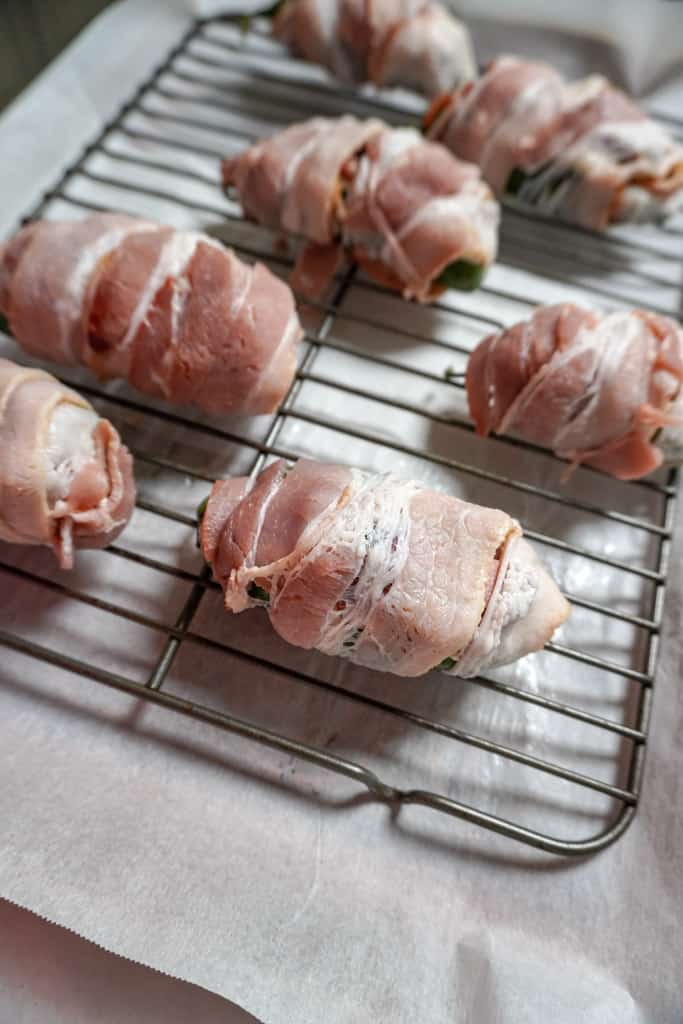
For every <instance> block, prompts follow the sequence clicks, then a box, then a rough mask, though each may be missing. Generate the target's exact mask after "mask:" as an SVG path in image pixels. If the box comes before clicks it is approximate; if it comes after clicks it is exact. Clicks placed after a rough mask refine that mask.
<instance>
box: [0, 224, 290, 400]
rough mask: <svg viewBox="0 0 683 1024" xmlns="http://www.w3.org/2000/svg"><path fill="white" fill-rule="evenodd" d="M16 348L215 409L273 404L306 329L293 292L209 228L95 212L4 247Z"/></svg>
mask: <svg viewBox="0 0 683 1024" xmlns="http://www.w3.org/2000/svg"><path fill="white" fill-rule="evenodd" d="M0 311H2V312H3V313H4V314H5V316H6V317H7V319H8V321H9V324H10V328H11V330H12V332H13V334H14V336H15V338H16V340H17V341H18V342H19V344H20V345H22V346H23V347H24V348H25V349H26V350H27V351H28V352H30V353H31V354H33V355H36V356H39V357H41V358H44V359H50V360H54V361H55V362H62V363H70V364H77V363H80V364H83V365H85V366H87V367H89V368H90V369H91V370H92V371H93V372H94V373H96V374H97V375H98V376H99V377H100V378H103V379H107V378H114V377H122V378H125V379H127V380H128V381H129V382H130V383H131V384H132V385H133V386H134V387H136V388H138V389H139V390H141V391H144V392H145V393H146V394H150V395H155V396H158V397H162V398H165V399H167V400H168V401H171V402H183V403H185V402H188V403H193V404H195V405H197V406H198V407H199V408H201V409H204V410H205V411H207V412H211V413H218V414H222V413H245V414H256V413H265V412H271V411H272V410H273V409H275V408H276V407H277V405H278V404H279V402H280V401H281V399H282V397H283V396H284V394H285V393H286V392H287V389H288V388H289V386H290V384H291V381H292V378H293V376H294V372H295V369H296V349H297V345H298V342H299V340H300V338H301V336H302V330H301V326H300V324H299V321H298V317H297V314H296V310H295V306H294V298H293V296H292V294H291V291H290V289H289V288H288V287H287V285H286V284H284V283H283V282H282V281H280V280H279V279H278V278H276V277H275V276H274V275H273V274H271V273H270V271H269V270H267V269H266V267H264V266H263V265H262V264H260V263H257V264H255V265H254V266H247V265H246V264H244V263H242V262H241V261H240V260H239V259H238V258H237V256H235V254H234V253H233V252H232V251H231V250H228V249H225V248H223V247H222V246H221V245H219V244H218V243H217V242H215V241H214V240H213V239H211V238H210V237H208V236H207V235H201V234H197V233H196V232H189V231H176V230H174V229H173V228H169V227H162V226H159V225H157V224H153V223H150V222H148V221H144V220H139V219H136V218H132V217H124V216H116V215H111V214H96V215H94V216H92V217H87V218H86V219H84V220H81V221H65V222H60V221H41V222H38V223H35V224H31V225H29V226H28V227H26V228H23V229H22V230H21V231H20V232H19V234H18V235H17V236H16V237H15V238H14V239H11V240H10V241H9V242H8V243H7V244H6V245H5V246H4V248H3V249H2V250H0Z"/></svg>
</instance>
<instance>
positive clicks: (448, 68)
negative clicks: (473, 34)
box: [273, 0, 477, 96]
mask: <svg viewBox="0 0 683 1024" xmlns="http://www.w3.org/2000/svg"><path fill="white" fill-rule="evenodd" d="M273 34H274V35H275V36H276V38H277V39H280V40H281V41H282V42H283V43H285V44H286V46H288V47H289V49H290V50H291V52H292V53H293V54H294V55H295V56H297V57H302V58H303V59H304V60H308V61H312V62H313V63H315V64H322V65H324V66H325V67H326V68H329V70H330V71H332V72H333V74H335V75H336V76H337V78H340V79H342V81H345V82H349V83H362V82H373V83H374V84H375V85H377V86H392V85H401V86H404V87H405V88H407V89H414V90H415V91H416V92H420V93H423V94H424V95H425V96H436V95H438V93H440V92H445V91H446V90H447V89H454V88H455V87H456V86H457V85H459V84H460V82H463V81H466V80H467V79H469V78H474V77H475V75H476V73H477V71H476V63H475V59H474V52H473V49H472V43H471V41H470V37H469V33H468V31H467V29H466V28H465V26H464V25H463V24H462V22H460V21H458V20H457V19H456V18H454V17H453V15H452V14H451V13H450V12H449V11H447V10H446V8H445V7H443V6H442V5H441V4H439V3H432V2H429V0H285V3H284V4H283V5H282V7H281V8H280V10H279V11H278V13H277V16H276V18H275V22H274V24H273Z"/></svg>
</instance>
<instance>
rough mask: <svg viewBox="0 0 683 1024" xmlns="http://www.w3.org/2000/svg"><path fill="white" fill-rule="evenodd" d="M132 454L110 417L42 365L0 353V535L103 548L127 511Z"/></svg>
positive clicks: (68, 551) (66, 560)
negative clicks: (1, 356) (13, 360)
mask: <svg viewBox="0 0 683 1024" xmlns="http://www.w3.org/2000/svg"><path fill="white" fill-rule="evenodd" d="M134 503H135V484H134V482H133V460H132V459H131V456H130V453H129V451H128V449H127V448H125V447H124V445H122V444H121V439H120V438H119V435H118V434H117V432H116V430H115V429H114V427H113V426H112V425H111V423H110V422H109V420H105V419H102V418H101V417H100V416H98V415H97V413H96V412H95V410H94V409H93V408H92V406H91V405H90V404H89V403H88V402H86V401H85V399H84V398H81V396H80V395H78V394H76V392H75V391H72V390H71V389H70V388H67V387H65V385H63V384H60V383H59V381H58V380H55V378H54V377H52V376H50V374H49V373H44V372H43V371H42V370H33V369H29V368H28V367H26V366H17V365H16V363H11V362H9V360H7V359H0V540H5V541H9V542H10V543H12V544H43V545H45V546H46V547H51V548H53V549H54V552H55V554H56V555H57V559H58V561H59V564H60V566H61V567H62V569H70V568H71V567H72V565H73V557H74V549H75V548H103V547H106V546H107V544H110V543H111V541H113V540H114V539H115V538H116V537H117V536H118V535H119V534H120V533H121V531H122V530H123V528H124V526H125V525H126V523H127V522H128V520H129V519H130V516H131V513H132V511H133V505H134Z"/></svg>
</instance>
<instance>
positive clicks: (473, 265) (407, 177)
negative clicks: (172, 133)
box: [223, 116, 499, 302]
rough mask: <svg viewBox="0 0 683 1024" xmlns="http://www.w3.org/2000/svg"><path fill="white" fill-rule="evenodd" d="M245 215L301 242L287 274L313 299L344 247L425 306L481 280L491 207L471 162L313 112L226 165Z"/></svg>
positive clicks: (415, 136) (489, 243)
mask: <svg viewBox="0 0 683 1024" xmlns="http://www.w3.org/2000/svg"><path fill="white" fill-rule="evenodd" d="M223 181H224V184H225V186H226V187H231V186H232V187H234V188H236V189H237V190H238V192H239V196H240V201H241V203H242V208H243V210H244V212H245V214H246V215H247V216H248V217H251V218H252V219H253V220H256V221H258V222H259V223H261V224H265V225H267V226H268V227H270V228H273V229H275V230H277V231H280V232H283V233H286V234H288V235H293V236H300V237H302V238H304V239H305V240H306V241H307V242H308V244H307V245H306V247H305V248H304V250H303V252H302V253H301V255H300V257H299V261H298V264H297V267H296V268H295V271H294V275H293V278H292V281H293V284H294V287H295V289H297V290H298V291H299V292H300V293H301V294H303V295H305V296H307V297H309V298H314V297H317V296H318V295H319V294H320V292H321V291H322V288H323V287H324V285H325V284H326V283H327V281H328V280H329V278H330V276H331V275H332V274H333V272H334V270H335V269H336V266H337V262H338V259H339V256H340V254H341V252H342V250H343V249H346V250H347V251H348V252H349V254H350V255H351V256H352V258H353V259H355V260H357V261H358V263H359V264H360V266H361V267H362V268H363V269H364V270H365V271H366V272H367V273H368V274H369V275H370V276H371V277H374V278H375V279H377V280H379V281H381V282H382V283H383V284H386V285H388V286H389V287H392V288H395V289H397V290H399V291H401V292H402V294H403V295H404V296H405V297H406V298H415V299H417V300H419V301H421V302H427V301H429V300H430V299H432V298H434V297H435V296H437V295H438V294H440V293H441V292H442V291H443V290H444V289H445V288H446V287H460V288H466V289H471V288H473V287H476V285H477V284H478V283H479V281H480V279H481V276H482V275H483V272H484V270H485V269H486V267H487V266H488V265H489V263H490V262H491V261H492V260H493V258H494V256H495V253H496V247H497V234H498V216H499V210H498V205H497V203H496V201H495V200H494V198H493V196H492V195H491V191H490V189H489V188H488V186H487V185H485V184H484V183H483V182H482V180H481V176H480V173H479V171H478V169H477V168H476V167H475V166H473V165H472V164H466V163H462V162H461V161H459V160H456V159H455V158H454V157H453V156H452V155H451V154H450V153H448V152H447V150H446V149H444V148H443V147H442V146H438V145H434V144H432V143H429V142H427V141H426V140H425V139H423V138H422V137H421V136H420V135H419V133H418V132H416V131H413V130H412V129H408V128H397V129H394V128H389V127H387V126H386V125H384V124H383V123H382V122H381V121H376V120H368V121H359V120H357V119H356V118H354V117H350V116H345V117H340V118H335V119H330V118H321V117H317V118H312V119H311V120H309V121H306V122H304V123H302V124H296V125H293V126H292V127H290V128H287V129H285V130H284V131H282V132H279V133H278V134H277V135H274V136H273V137H272V138H269V139H265V140H264V141H262V142H259V143H257V144H256V145H253V146H250V147H249V149H247V150H245V151H244V152H243V153H241V154H240V155H238V156H237V157H234V158H232V159H229V160H225V161H224V162H223Z"/></svg>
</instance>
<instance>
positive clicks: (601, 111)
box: [425, 57, 683, 230]
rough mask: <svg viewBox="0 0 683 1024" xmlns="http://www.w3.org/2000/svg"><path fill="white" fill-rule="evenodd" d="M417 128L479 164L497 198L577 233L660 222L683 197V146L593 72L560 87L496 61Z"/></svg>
mask: <svg viewBox="0 0 683 1024" xmlns="http://www.w3.org/2000/svg"><path fill="white" fill-rule="evenodd" d="M425 129H426V133H427V135H428V136H429V137H430V138H432V139H434V140H438V141H439V142H442V143H443V144H444V145H445V146H447V147H448V148H449V149H450V150H451V152H452V153H455V155H456V156H458V157H460V158H461V159H462V160H471V161H473V162H474V163H476V164H478V166H479V167H480V168H481V171H482V174H483V176H484V178H485V179H486V181H488V183H489V184H490V185H491V187H492V188H493V190H494V192H495V193H496V195H498V196H504V195H515V196H517V197H518V198H519V199H520V200H522V201H524V202H525V203H527V204H529V205H532V206H534V207H536V208H537V209H538V210H540V211H541V212H543V213H546V214H551V215H557V216H559V217H561V218H563V219H565V220H570V221H574V222H576V223H578V224H581V225H583V226H584V227H588V228H594V229H596V230H603V229H604V228H606V227H607V226H608V224H610V223H612V222H614V221H623V220H653V219H654V220H656V219H660V218H662V217H664V216H665V215H666V214H667V213H668V212H669V211H670V210H671V209H673V208H674V207H676V206H677V205H679V204H680V203H681V201H682V198H683V148H681V146H679V145H678V143H676V142H675V141H674V140H673V139H672V138H671V136H670V135H669V134H668V133H667V132H666V131H665V130H664V129H663V128H662V127H661V126H660V125H658V124H656V123H655V122H654V121H652V120H651V119H649V118H648V117H647V116H646V115H645V114H644V113H643V111H642V110H641V109H640V108H639V107H638V106H637V105H636V104H635V103H634V102H633V100H631V99H630V98H629V97H628V96H627V95H626V94H625V93H623V92H622V91H621V90H619V89H617V88H615V86H613V85H612V84H611V83H610V82H608V81H607V79H606V78H603V77H602V76H601V75H591V76H590V77H588V78H585V79H581V80H580V81H577V82H570V83H567V82H565V80H564V79H563V78H562V77H561V75H559V74H558V73H557V72H556V71H554V70H553V69H552V68H550V67H548V66H547V65H546V64H538V63H533V62H531V61H525V60H520V59H518V58H516V57H499V58H498V59H497V60H494V61H493V62H492V63H491V64H490V65H489V67H488V69H487V71H486V73H485V74H484V75H483V76H482V77H481V78H480V79H479V80H478V81H476V82H469V83H466V84H465V85H463V86H461V87H460V88H459V89H457V90H456V91H455V92H452V93H448V94H446V95H444V96H442V97H441V98H440V99H438V100H436V101H435V102H434V104H433V105H432V108H431V110H430V111H429V113H428V114H427V118H426V122H425Z"/></svg>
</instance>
